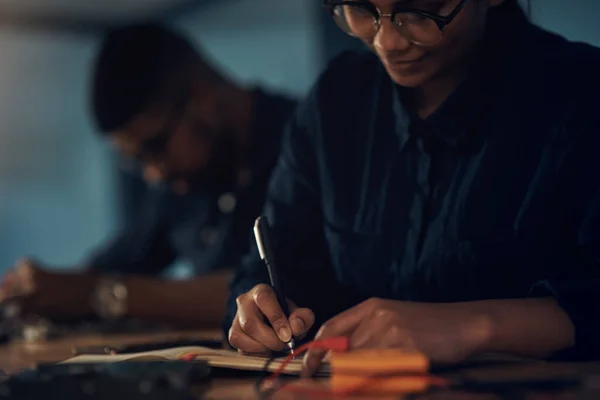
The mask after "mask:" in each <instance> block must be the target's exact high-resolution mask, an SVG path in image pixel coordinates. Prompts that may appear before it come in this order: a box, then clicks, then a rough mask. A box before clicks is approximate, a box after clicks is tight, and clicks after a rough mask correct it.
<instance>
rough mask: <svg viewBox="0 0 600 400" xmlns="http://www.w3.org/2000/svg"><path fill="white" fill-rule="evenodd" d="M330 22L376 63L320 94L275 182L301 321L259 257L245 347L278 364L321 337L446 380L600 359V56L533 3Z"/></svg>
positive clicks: (244, 320) (334, 11) (314, 361)
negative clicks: (487, 368) (543, 23)
mask: <svg viewBox="0 0 600 400" xmlns="http://www.w3.org/2000/svg"><path fill="white" fill-rule="evenodd" d="M324 5H325V8H326V9H327V10H328V12H330V13H331V15H332V17H333V18H334V20H335V21H336V23H337V24H338V25H339V26H340V27H341V28H342V29H343V30H344V31H345V32H347V33H348V34H350V35H352V36H354V37H356V38H357V39H358V40H361V41H363V42H364V43H365V44H366V45H368V47H369V48H370V51H368V52H365V53H347V54H344V55H342V56H340V57H339V58H338V59H337V60H335V61H333V62H332V63H331V65H330V66H329V68H328V69H327V71H326V72H324V74H323V75H322V76H321V77H320V79H319V81H318V82H317V83H316V85H315V87H314V89H313V90H312V92H311V93H310V95H309V96H308V98H307V99H306V100H305V102H304V104H303V105H302V106H301V107H300V108H299V109H298V110H297V113H296V115H295V118H294V119H293V120H292V121H291V124H290V126H289V130H288V132H287V135H286V138H285V141H284V146H283V150H282V155H281V156H280V160H279V164H278V167H277V168H276V170H275V172H274V175H273V177H272V181H271V185H270V192H269V195H268V200H267V204H266V208H265V213H266V216H267V217H268V219H269V220H270V222H271V225H272V228H273V236H274V237H275V240H276V252H277V258H278V260H279V264H280V266H281V270H280V271H279V275H280V278H281V279H282V280H283V284H284V289H285V292H286V295H287V297H288V298H289V302H290V305H291V314H290V316H289V318H286V316H285V315H284V313H283V312H282V311H281V308H280V307H279V304H278V302H277V300H276V296H275V295H274V294H273V291H272V289H271V288H270V286H268V285H266V284H265V283H268V282H269V280H268V275H267V272H266V268H265V267H264V264H262V263H261V261H260V259H259V257H258V255H257V254H256V253H255V254H253V255H252V256H251V257H248V258H247V260H246V262H245V263H244V264H243V266H242V268H240V270H239V271H238V274H237V277H236V279H235V281H234V282H233V286H232V290H233V295H232V297H231V300H230V308H229V313H230V321H231V329H230V330H229V341H230V343H231V344H232V345H233V346H234V347H236V348H238V349H239V350H240V351H243V352H245V353H264V352H269V351H276V350H281V349H284V348H285V344H286V342H289V341H290V339H291V338H292V337H293V338H294V339H295V340H296V341H297V340H302V338H304V337H306V338H311V337H312V335H313V334H315V332H316V337H317V338H320V339H323V338H327V337H333V336H347V337H349V338H350V342H351V346H352V348H367V347H400V348H406V349H415V348H416V349H417V350H419V351H422V352H424V353H425V354H426V355H427V356H428V357H429V358H430V359H431V360H432V361H433V362H434V363H455V362H460V361H463V360H465V359H467V358H469V357H472V356H475V355H478V354H480V353H489V352H492V353H508V354H512V355H516V356H524V357H535V358H569V359H583V358H588V359H589V358H599V356H600V347H599V346H598V343H597V341H596V340H595V339H596V337H597V336H598V334H600V327H599V326H598V323H597V321H598V313H597V311H596V306H597V305H598V304H599V303H600V298H599V297H600V295H599V294H598V283H599V280H598V278H599V276H600V265H599V260H600V246H599V245H600V178H598V171H600V158H599V157H598V156H597V152H598V149H600V131H599V130H600V116H599V114H598V112H597V105H598V100H597V99H598V97H597V94H598V93H600V76H598V71H600V51H599V50H598V49H596V48H594V47H592V46H589V45H585V44H576V43H571V42H569V41H567V40H565V39H564V38H562V37H559V36H557V35H554V34H552V33H550V32H547V31H544V30H542V29H540V28H539V27H536V26H534V25H533V24H531V23H530V22H529V21H528V19H527V18H526V15H525V13H524V12H523V11H522V9H521V8H520V6H519V4H518V3H517V1H516V0H446V1H444V0H404V1H398V0H396V1H392V0H371V1H359V0H356V1H326V2H325V4H324ZM236 300H237V301H236ZM265 321H267V322H265ZM317 330H318V331H317ZM307 334H308V335H307ZM322 356H323V353H322V352H319V351H312V352H310V353H309V354H308V356H307V358H306V359H305V362H306V370H305V372H306V373H311V372H314V371H315V368H317V366H318V365H319V362H320V359H321V358H322Z"/></svg>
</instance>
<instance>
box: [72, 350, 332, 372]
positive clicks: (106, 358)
mask: <svg viewBox="0 0 600 400" xmlns="http://www.w3.org/2000/svg"><path fill="white" fill-rule="evenodd" d="M190 353H193V354H195V355H196V359H197V360H202V361H206V362H208V364H209V365H210V366H212V367H217V368H228V369H235V370H243V371H262V370H263V369H264V367H265V364H266V362H267V358H264V357H253V356H244V355H241V354H239V353H237V352H236V351H231V350H219V349H210V348H208V347H176V348H172V349H164V350H155V351H149V352H145V353H131V354H115V355H104V354H102V355H96V354H93V355H92V354H89V355H88V354H83V355H79V356H76V357H73V358H70V359H68V360H66V361H63V362H62V363H63V364H64V363H111V362H126V361H144V362H146V361H169V360H173V361H174V360H182V359H184V357H185V356H186V355H187V354H190ZM282 361H283V358H281V359H276V360H275V361H273V362H272V363H271V364H270V365H269V370H270V371H275V370H276V369H278V368H279V366H280V365H281V362H282ZM301 370H302V358H298V359H296V360H293V361H292V362H290V363H289V364H288V365H287V366H286V369H285V372H286V373H287V374H291V375H299V374H300V371H301ZM329 372H330V370H329V364H328V363H327V362H325V363H323V366H322V367H321V370H320V371H319V375H321V376H326V375H329Z"/></svg>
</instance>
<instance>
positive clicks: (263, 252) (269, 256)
mask: <svg viewBox="0 0 600 400" xmlns="http://www.w3.org/2000/svg"><path fill="white" fill-rule="evenodd" d="M254 237H255V239H256V246H257V247H258V252H259V253H260V258H261V259H262V260H263V261H264V262H265V264H266V265H267V270H268V271H269V278H270V279H271V286H272V287H273V290H274V291H275V295H276V296H277V300H278V301H279V305H280V306H281V309H282V310H283V313H284V314H285V316H286V318H289V317H290V309H289V308H288V303H287V298H286V296H285V294H284V293H283V288H282V286H281V282H280V281H279V278H278V276H277V261H276V259H275V248H274V245H273V240H272V238H271V227H270V226H269V221H268V220H267V218H266V217H258V218H256V221H255V222H254ZM286 344H287V346H288V347H289V348H290V353H291V354H294V347H295V343H294V338H293V337H292V338H291V339H290V341H289V342H287V343H286Z"/></svg>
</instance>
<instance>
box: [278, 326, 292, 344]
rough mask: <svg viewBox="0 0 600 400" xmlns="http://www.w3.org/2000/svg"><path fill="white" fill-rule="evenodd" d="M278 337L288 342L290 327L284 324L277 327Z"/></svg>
mask: <svg viewBox="0 0 600 400" xmlns="http://www.w3.org/2000/svg"><path fill="white" fill-rule="evenodd" d="M279 339H281V341H282V342H289V341H290V340H291V339H292V332H291V331H290V328H288V327H285V326H284V327H283V328H279Z"/></svg>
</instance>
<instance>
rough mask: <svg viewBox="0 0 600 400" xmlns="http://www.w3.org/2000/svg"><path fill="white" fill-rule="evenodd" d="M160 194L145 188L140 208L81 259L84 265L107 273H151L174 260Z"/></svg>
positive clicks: (159, 270) (157, 271)
mask: <svg viewBox="0 0 600 400" xmlns="http://www.w3.org/2000/svg"><path fill="white" fill-rule="evenodd" d="M160 201H161V196H160V195H159V194H158V193H153V192H151V191H147V192H146V194H145V196H144V197H143V198H142V199H141V205H139V207H140V209H139V211H138V212H136V213H135V215H134V216H132V217H131V218H125V219H124V220H123V228H122V229H121V230H120V232H119V233H118V234H117V235H116V236H115V237H113V238H112V239H110V240H109V241H108V243H107V244H105V245H104V246H102V247H100V249H99V250H97V251H96V252H95V253H94V254H92V256H91V257H90V258H89V259H88V260H87V262H86V263H84V265H85V266H87V267H88V268H90V269H92V270H95V271H98V272H101V273H111V274H124V275H128V274H131V275H154V274H158V273H160V272H162V271H163V270H164V269H165V268H166V267H167V266H168V265H170V264H171V263H172V262H173V261H174V260H175V257H176V255H175V252H174V250H173V248H172V246H171V245H170V244H169V241H168V240H167V238H166V236H165V230H164V229H163V226H162V218H161V215H162V214H161V204H160Z"/></svg>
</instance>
